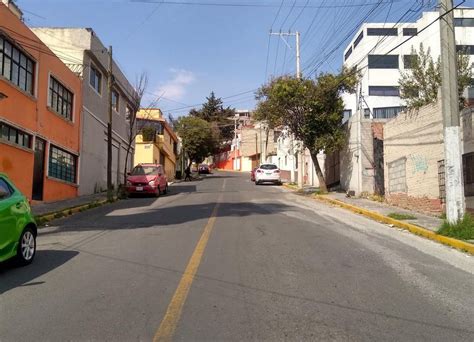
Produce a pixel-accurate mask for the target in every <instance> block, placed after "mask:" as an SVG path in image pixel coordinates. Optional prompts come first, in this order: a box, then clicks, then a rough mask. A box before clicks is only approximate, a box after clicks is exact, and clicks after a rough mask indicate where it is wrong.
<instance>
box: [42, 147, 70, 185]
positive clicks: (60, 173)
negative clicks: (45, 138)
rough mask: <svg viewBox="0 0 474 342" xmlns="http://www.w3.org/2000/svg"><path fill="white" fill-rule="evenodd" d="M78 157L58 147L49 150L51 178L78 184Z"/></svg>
mask: <svg viewBox="0 0 474 342" xmlns="http://www.w3.org/2000/svg"><path fill="white" fill-rule="evenodd" d="M76 164H77V157H76V156H75V155H73V154H71V153H69V152H66V151H64V150H62V149H60V148H57V147H56V146H52V145H51V148H50V150H49V170H48V174H49V176H50V177H54V178H57V179H61V180H63V181H66V182H69V183H75V182H76Z"/></svg>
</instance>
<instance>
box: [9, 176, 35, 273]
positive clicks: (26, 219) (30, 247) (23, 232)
mask: <svg viewBox="0 0 474 342" xmlns="http://www.w3.org/2000/svg"><path fill="white" fill-rule="evenodd" d="M37 232H38V230H37V227H36V223H35V220H34V218H33V215H32V214H31V209H30V204H29V202H28V199H27V198H26V197H25V196H24V195H23V194H22V193H21V192H20V191H19V190H18V189H17V188H16V187H15V186H14V185H13V183H12V182H11V181H10V180H9V179H8V177H7V176H6V175H4V174H2V173H0V262H3V261H5V260H7V259H11V258H13V257H15V258H16V259H17V262H18V263H19V264H20V265H27V264H29V263H31V262H32V261H33V258H34V257H35V254H36V235H37Z"/></svg>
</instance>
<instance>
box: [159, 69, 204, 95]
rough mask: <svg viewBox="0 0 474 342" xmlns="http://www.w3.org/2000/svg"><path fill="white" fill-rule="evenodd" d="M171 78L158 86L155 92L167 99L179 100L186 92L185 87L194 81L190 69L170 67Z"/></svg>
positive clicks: (194, 78)
mask: <svg viewBox="0 0 474 342" xmlns="http://www.w3.org/2000/svg"><path fill="white" fill-rule="evenodd" d="M170 72H171V74H172V76H173V77H172V78H171V79H170V80H169V81H167V82H165V83H164V84H162V85H161V86H159V87H158V90H157V91H156V93H157V94H158V95H161V96H164V97H166V98H167V99H170V100H175V101H179V100H181V99H183V97H184V95H185V94H186V90H187V87H188V86H189V85H191V84H192V83H194V81H196V76H195V75H194V73H193V72H192V71H188V70H184V69H170Z"/></svg>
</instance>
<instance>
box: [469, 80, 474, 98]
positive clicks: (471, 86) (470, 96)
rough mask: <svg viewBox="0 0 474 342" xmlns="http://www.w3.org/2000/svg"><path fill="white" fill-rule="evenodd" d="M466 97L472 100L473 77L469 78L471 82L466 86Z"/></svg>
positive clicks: (473, 95)
mask: <svg viewBox="0 0 474 342" xmlns="http://www.w3.org/2000/svg"><path fill="white" fill-rule="evenodd" d="M467 99H468V100H474V78H471V84H470V85H469V86H468V87H467Z"/></svg>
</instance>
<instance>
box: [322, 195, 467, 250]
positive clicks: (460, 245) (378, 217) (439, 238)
mask: <svg viewBox="0 0 474 342" xmlns="http://www.w3.org/2000/svg"><path fill="white" fill-rule="evenodd" d="M313 198H315V199H317V200H320V201H322V202H326V203H330V204H333V205H336V206H339V207H342V208H344V209H347V210H350V211H352V212H354V213H357V214H360V215H363V216H365V217H368V218H370V219H372V220H375V221H379V222H382V223H386V224H389V225H392V226H394V227H397V228H402V229H405V230H408V231H409V232H411V233H413V234H416V235H419V236H422V237H424V238H427V239H430V240H432V241H436V242H440V243H442V244H444V245H447V246H450V247H453V248H455V249H458V250H460V251H463V252H468V253H469V254H472V255H474V244H471V243H469V242H465V241H462V240H457V239H454V238H451V237H447V236H443V235H439V234H437V233H435V232H433V231H431V230H429V229H426V228H422V227H419V226H415V225H413V224H410V223H407V222H403V221H398V220H395V219H392V218H390V217H387V216H384V215H382V214H379V213H376V212H373V211H370V210H367V209H363V208H359V207H356V206H354V205H351V204H348V203H345V202H342V201H338V200H336V199H332V198H328V197H326V196H324V195H316V196H314V197H313Z"/></svg>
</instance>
